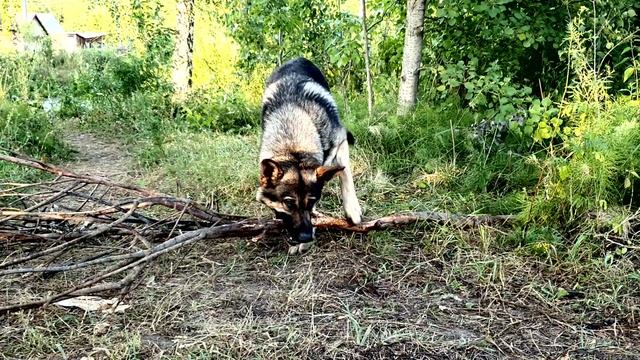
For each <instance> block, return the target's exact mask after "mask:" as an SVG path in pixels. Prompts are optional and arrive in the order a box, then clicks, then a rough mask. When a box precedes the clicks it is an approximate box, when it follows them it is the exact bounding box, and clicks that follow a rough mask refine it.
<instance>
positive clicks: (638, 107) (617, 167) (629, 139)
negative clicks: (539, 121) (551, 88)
mask: <svg viewBox="0 0 640 360" xmlns="http://www.w3.org/2000/svg"><path fill="white" fill-rule="evenodd" d="M583 24H584V23H583V20H582V19H581V18H579V17H578V18H576V19H574V20H573V22H572V23H571V25H570V27H569V36H568V38H569V48H568V49H567V51H568V53H569V54H570V56H571V62H572V69H573V71H574V74H575V77H574V80H573V82H572V84H571V86H570V88H569V92H570V97H569V100H568V101H566V102H563V103H562V104H561V106H560V112H559V114H558V117H559V118H560V119H561V123H562V124H563V127H562V130H561V131H557V132H554V136H555V137H557V138H559V139H561V143H559V144H557V145H556V146H553V145H551V146H550V147H549V149H548V156H547V157H546V158H544V159H539V160H536V163H537V164H538V166H539V167H540V170H541V174H543V175H544V176H543V177H542V179H541V182H540V185H539V187H538V189H536V192H535V193H534V194H533V195H532V200H531V202H530V203H528V204H527V207H526V208H525V210H524V212H523V215H524V216H526V217H527V218H528V219H530V220H532V221H536V222H538V223H548V222H552V223H558V224H565V225H571V224H573V223H575V222H581V221H584V218H585V217H586V216H587V214H588V213H590V212H602V211H607V210H608V209H609V208H610V207H616V206H622V205H624V204H625V203H626V204H634V205H635V206H637V204H638V198H637V193H636V192H635V191H634V188H636V187H637V185H636V184H637V179H638V175H637V174H638V172H639V171H640V162H639V161H638V160H637V159H638V158H639V157H640V149H639V148H638V146H637V144H638V141H639V140H640V129H639V127H640V122H639V120H638V119H639V115H640V103H639V102H638V101H637V98H636V99H635V100H634V99H633V98H632V97H624V96H620V97H617V98H615V99H614V98H611V96H610V95H609V93H608V91H609V88H608V84H610V80H609V79H610V75H608V74H606V73H605V74H598V72H597V67H598V59H592V58H591V57H590V54H592V53H591V51H589V49H588V48H587V47H586V44H587V42H586V41H584V39H583V37H584V35H583V34H584V32H583V30H582V26H583ZM594 70H596V71H594Z"/></svg>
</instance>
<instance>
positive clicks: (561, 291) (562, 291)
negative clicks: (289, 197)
mask: <svg viewBox="0 0 640 360" xmlns="http://www.w3.org/2000/svg"><path fill="white" fill-rule="evenodd" d="M567 295H569V292H568V291H567V290H565V289H564V288H562V287H559V288H558V290H557V291H556V299H562V298H563V297H566V296H567Z"/></svg>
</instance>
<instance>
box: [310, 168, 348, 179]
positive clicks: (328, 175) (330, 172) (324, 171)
mask: <svg viewBox="0 0 640 360" xmlns="http://www.w3.org/2000/svg"><path fill="white" fill-rule="evenodd" d="M342 170H344V166H318V167H317V168H316V179H318V181H321V182H327V181H329V180H331V179H332V178H333V177H334V176H336V174H337V173H339V172H340V171H342Z"/></svg>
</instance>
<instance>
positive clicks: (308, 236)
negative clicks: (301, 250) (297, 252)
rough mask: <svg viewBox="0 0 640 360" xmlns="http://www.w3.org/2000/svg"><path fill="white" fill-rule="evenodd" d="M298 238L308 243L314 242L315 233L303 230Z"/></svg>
mask: <svg viewBox="0 0 640 360" xmlns="http://www.w3.org/2000/svg"><path fill="white" fill-rule="evenodd" d="M298 240H299V241H300V242H301V243H308V242H312V241H313V233H312V232H306V231H305V232H302V233H300V235H299V236H298Z"/></svg>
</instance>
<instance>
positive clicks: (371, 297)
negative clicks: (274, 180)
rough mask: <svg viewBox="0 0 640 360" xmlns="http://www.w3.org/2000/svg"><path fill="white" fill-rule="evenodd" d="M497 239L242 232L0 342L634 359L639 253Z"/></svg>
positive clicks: (447, 232) (107, 351)
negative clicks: (604, 254) (546, 247)
mask: <svg viewBox="0 0 640 360" xmlns="http://www.w3.org/2000/svg"><path fill="white" fill-rule="evenodd" d="M483 231H484V235H483V234H482V232H483ZM501 236H503V235H501V234H500V231H496V230H495V229H490V228H487V229H484V230H473V231H462V230H460V229H455V228H450V229H445V228H441V227H438V228H434V229H421V228H418V229H415V230H413V231H411V232H392V233H386V232H385V233H378V234H372V235H371V236H367V237H364V238H359V237H356V238H353V239H344V238H343V237H341V236H332V235H322V236H321V238H320V241H319V247H318V248H316V249H315V250H314V251H313V252H312V253H311V254H309V255H307V256H304V257H287V256H286V255H283V254H282V251H281V250H282V249H281V248H280V246H273V245H265V244H256V245H251V244H249V245H248V246H244V247H243V249H242V250H239V249H238V247H237V246H236V245H235V244H233V243H201V244H197V245H195V246H192V247H190V248H189V249H184V250H180V251H177V252H174V253H171V254H169V255H168V256H166V257H163V258H162V259H160V260H159V261H158V262H157V263H156V264H154V266H153V267H152V268H149V269H147V276H146V277H145V280H144V281H143V282H142V283H141V285H140V287H139V288H138V289H136V290H135V291H134V292H132V293H131V294H130V295H129V296H127V297H126V298H125V300H124V301H125V302H126V303H127V304H130V305H132V307H131V308H129V309H128V310H126V312H125V313H124V314H102V313H86V314H85V313H83V312H82V311H79V310H77V309H63V308H58V307H56V306H51V307H49V308H48V310H46V311H28V312H23V313H18V314H13V315H10V316H9V317H8V318H6V319H5V326H3V328H2V329H1V330H0V339H3V340H2V341H0V344H1V345H0V349H1V350H2V351H1V352H0V353H2V354H3V355H2V356H4V357H8V358H13V357H21V358H43V357H63V354H65V355H66V356H68V357H70V358H77V357H81V356H89V355H91V356H94V357H96V358H103V359H121V358H162V359H178V358H256V359H262V358H275V359H294V358H297V359H299V358H362V359H365V358H374V359H375V358H380V359H381V358H387V357H389V356H394V355H393V354H395V356H399V357H401V358H409V357H410V358H419V357H448V358H468V357H471V356H476V357H477V356H483V357H489V358H531V357H535V358H549V357H551V358H557V357H561V356H564V355H568V356H569V357H570V358H599V357H605V358H607V357H611V358H621V359H624V358H628V359H631V358H633V356H635V355H634V354H635V352H636V351H637V350H638V349H637V342H636V341H635V340H634V339H635V337H634V330H633V329H634V326H637V324H635V323H634V320H633V318H632V317H629V314H632V313H634V312H635V311H637V305H638V300H637V296H636V295H634V294H635V289H636V288H637V282H638V280H637V278H635V279H634V278H633V277H632V276H629V274H633V271H634V270H633V264H632V263H630V262H628V261H625V260H623V259H621V260H619V261H616V262H614V263H612V264H611V265H608V266H604V265H603V264H602V263H597V262H588V263H585V264H582V265H578V264H576V263H573V262H567V261H563V260H558V261H557V262H548V261H545V260H535V259H532V257H531V256H530V254H527V253H521V254H518V252H517V251H516V252H512V251H509V250H507V249H504V247H501V246H498V245H497V244H499V242H500V240H499V239H500V237H501ZM378 237H380V238H378ZM483 237H486V238H487V239H488V240H485V241H486V242H487V243H486V244H485V245H483V243H482V240H480V239H482V238H483ZM381 242H382V243H384V244H393V248H394V251H393V252H389V251H388V250H387V249H386V248H385V247H382V248H381V247H379V246H378V244H379V243H381ZM60 280H62V279H60ZM36 281H41V280H36ZM50 281H51V280H50ZM53 281H55V278H54V280H53ZM634 309H636V310H634ZM613 324H615V325H613ZM614 327H615V328H616V329H617V330H616V331H617V333H616V334H614V333H613V332H612V329H613V328H614Z"/></svg>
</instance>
